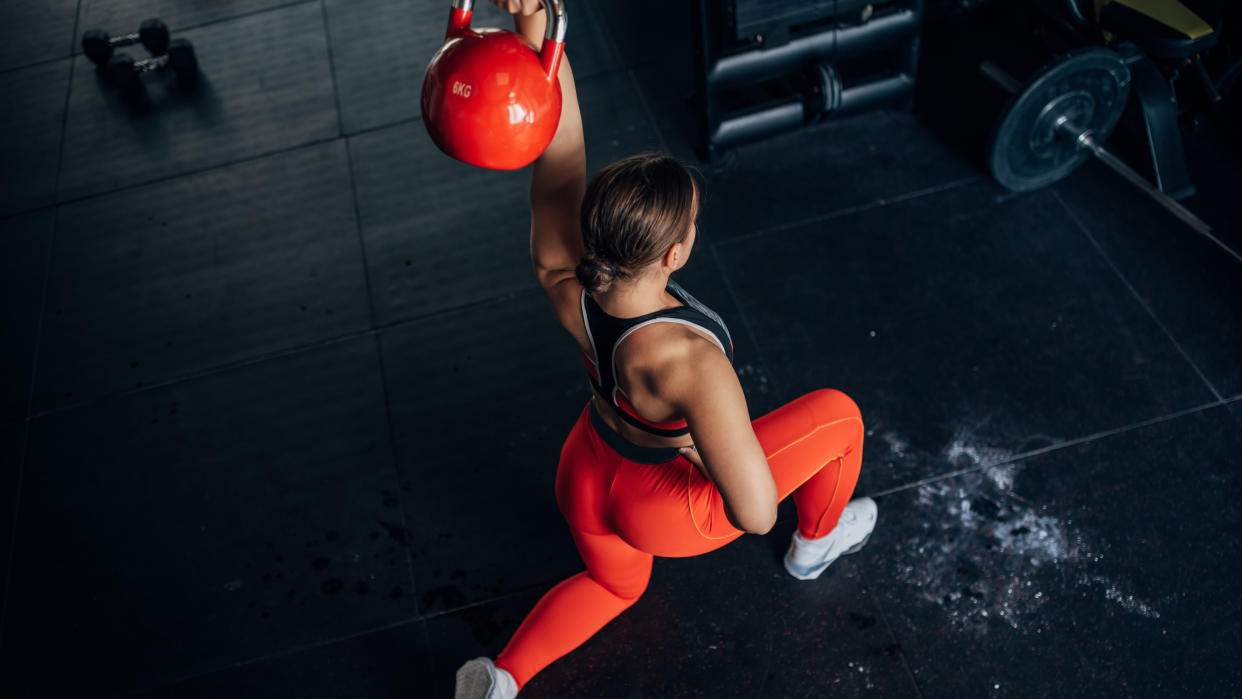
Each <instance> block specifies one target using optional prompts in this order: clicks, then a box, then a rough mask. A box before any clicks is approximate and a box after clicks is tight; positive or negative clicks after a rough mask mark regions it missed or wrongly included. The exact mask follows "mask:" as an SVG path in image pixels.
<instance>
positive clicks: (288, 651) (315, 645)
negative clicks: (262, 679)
mask: <svg viewBox="0 0 1242 699" xmlns="http://www.w3.org/2000/svg"><path fill="white" fill-rule="evenodd" d="M418 623H423V620H422V619H420V618H419V617H417V616H415V617H410V618H408V619H402V620H400V621H394V622H392V623H390V624H385V625H383V626H376V627H372V628H369V629H365V630H363V631H359V632H357V633H352V634H346V635H344V636H335V637H332V638H325V639H322V640H319V641H314V642H311V643H302V644H298V645H293V646H286V647H285V648H283V649H281V650H278V651H275V652H272V653H267V654H264V655H260V656H256V657H253V658H247V659H245V660H241V661H238V662H235V663H230V664H228V665H224V666H222V667H218V668H213V669H211V670H205V671H203V672H196V673H194V674H191V675H186V676H184V677H178V678H177V679H174V680H171V681H169V682H164V683H162V684H159V685H156V686H154V687H148V688H146V689H142V690H138V691H135V692H130V693H128V694H126V695H124V696H126V697H141V696H146V695H149V694H151V693H152V692H154V691H157V690H161V689H168V688H171V687H176V686H177V685H180V684H184V683H186V682H193V681H195V680H200V679H203V678H205V677H211V676H212V675H218V674H221V673H224V672H230V671H232V670H237V669H239V668H244V667H249V666H251V665H258V664H260V663H264V662H267V661H269V660H279V659H280V658H286V657H290V656H294V655H297V654H299V653H306V652H308V651H313V650H317V649H319V648H325V647H327V646H331V645H335V644H337V643H344V642H347V641H352V640H354V639H356V638H362V637H364V636H369V635H371V634H377V633H383V632H385V631H391V630H393V629H396V628H399V627H402V626H406V625H409V624H418Z"/></svg>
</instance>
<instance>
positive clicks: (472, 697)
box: [453, 658, 518, 699]
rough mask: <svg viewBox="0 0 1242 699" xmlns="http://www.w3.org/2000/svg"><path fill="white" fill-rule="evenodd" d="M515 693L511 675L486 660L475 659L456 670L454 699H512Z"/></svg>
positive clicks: (514, 684) (515, 686)
mask: <svg viewBox="0 0 1242 699" xmlns="http://www.w3.org/2000/svg"><path fill="white" fill-rule="evenodd" d="M517 693H518V689H517V682H516V681H515V680H514V679H513V675H510V674H509V672H508V671H507V670H505V669H503V668H499V667H496V665H495V664H493V663H492V661H491V660H489V659H488V658H475V659H474V660H471V661H468V662H467V663H466V664H465V665H462V666H461V667H460V668H458V670H457V692H456V693H455V694H454V695H453V697H454V699H513V698H514V697H516V696H517Z"/></svg>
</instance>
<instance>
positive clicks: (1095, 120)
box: [988, 47, 1130, 192]
mask: <svg viewBox="0 0 1242 699" xmlns="http://www.w3.org/2000/svg"><path fill="white" fill-rule="evenodd" d="M1129 94H1130V71H1129V69H1127V68H1126V64H1125V61H1124V60H1123V59H1122V58H1121V56H1119V55H1118V54H1117V53H1115V52H1113V51H1110V50H1108V49H1105V48H1099V47H1090V48H1086V49H1082V50H1078V51H1073V52H1071V53H1068V54H1065V55H1064V56H1062V57H1060V58H1058V59H1056V60H1055V61H1053V62H1052V63H1050V64H1049V65H1047V66H1045V67H1044V68H1043V69H1042V70H1040V71H1039V72H1038V73H1036V75H1035V77H1034V78H1032V79H1031V80H1030V81H1029V82H1027V84H1026V85H1025V87H1024V88H1023V89H1022V91H1021V92H1019V93H1018V94H1017V95H1015V96H1014V97H1013V98H1012V99H1011V100H1010V101H1009V104H1008V105H1006V107H1005V109H1004V110H1003V111H1002V112H1001V117H1000V119H999V120H998V121H997V122H996V126H995V128H994V129H993V130H992V137H991V140H990V142H989V145H988V169H989V170H991V172H992V176H993V177H995V178H996V181H997V182H1000V183H1001V184H1002V185H1004V186H1005V187H1007V188H1008V189H1011V190H1014V191H1017V192H1026V191H1030V190H1032V189H1039V188H1040V187H1044V186H1047V185H1049V184H1052V183H1053V182H1056V181H1057V180H1059V179H1061V178H1063V177H1065V176H1066V175H1069V174H1070V173H1071V172H1073V171H1074V169H1075V168H1077V167H1078V166H1079V165H1082V164H1083V163H1084V162H1085V161H1086V160H1087V159H1088V158H1090V157H1091V153H1090V151H1088V150H1086V149H1083V148H1080V147H1079V145H1078V143H1077V141H1076V140H1075V138H1074V136H1073V135H1071V134H1068V133H1065V132H1064V130H1059V129H1058V124H1060V123H1061V122H1062V121H1064V120H1068V122H1069V123H1070V124H1072V125H1073V126H1074V127H1075V129H1076V131H1077V132H1079V133H1081V132H1083V131H1086V130H1090V131H1092V132H1093V133H1094V135H1095V139H1096V140H1097V141H1099V142H1103V141H1105V140H1107V139H1108V136H1109V134H1111V133H1112V132H1113V128H1114V127H1116V126H1117V121H1118V120H1119V119H1121V115H1122V113H1123V112H1124V111H1125V108H1126V98H1127V97H1128V96H1129Z"/></svg>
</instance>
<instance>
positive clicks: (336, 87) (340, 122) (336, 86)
mask: <svg viewBox="0 0 1242 699" xmlns="http://www.w3.org/2000/svg"><path fill="white" fill-rule="evenodd" d="M316 2H317V3H318V4H319V19H320V21H321V22H322V23H323V42H324V47H325V48H326V49H327V52H328V75H329V76H331V78H332V104H333V105H334V106H335V108H336V136H337V138H344V137H345V119H344V117H343V116H341V85H340V83H339V82H338V81H337V79H336V54H335V52H334V51H333V50H332V29H331V28H330V27H329V26H328V8H327V3H326V0H316ZM347 145H348V144H347ZM347 152H348V149H347ZM349 179H350V184H351V185H352V184H353V179H354V174H353V169H352V167H351V169H350V171H349ZM357 210H358V199H357V192H356V191H355V196H354V212H355V215H357Z"/></svg>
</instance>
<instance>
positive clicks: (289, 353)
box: [26, 287, 542, 423]
mask: <svg viewBox="0 0 1242 699" xmlns="http://www.w3.org/2000/svg"><path fill="white" fill-rule="evenodd" d="M536 292H539V293H542V292H541V291H540V290H539V289H538V287H531V288H525V289H520V290H517V291H510V292H506V293H503V294H497V295H495V296H489V297H487V298H485V299H480V300H478V301H472V302H470V303H464V304H460V305H457V306H451V307H447V308H442V309H438V310H435V311H432V312H430V313H425V314H422V315H417V316H410V317H408V318H402V319H400V320H395V321H391V322H388V323H383V324H376V325H372V326H370V327H366V328H362V329H360V330H353V331H350V332H346V333H341V334H339V335H333V336H330V337H325V338H321V339H318V340H314V341H311V342H306V343H303V344H300V345H294V346H291V347H284V348H281V349H277V350H273V351H270V352H264V353H261V354H256V355H252V356H249V357H243V358H241V359H237V360H234V361H230V362H223V363H221V364H213V365H210V366H205V367H201V368H199V369H195V370H192V371H187V372H185V373H182V374H177V375H175V376H170V377H168V378H166V379H162V380H160V381H154V382H151V383H145V384H144V385H143V386H142V387H141V388H128V389H122V390H114V391H109V392H106V393H102V394H100V395H98V396H94V397H92V398H90V399H88V400H83V401H79V402H76V403H71V404H69V405H65V406H61V407H58V408H53V409H51V410H42V411H39V412H37V413H33V414H31V415H30V416H29V417H28V418H27V419H26V422H27V423H30V422H32V421H34V420H36V419H42V418H47V417H50V416H54V415H58V414H61V413H66V412H71V411H74V410H82V409H85V408H89V407H91V406H93V405H95V404H97V403H100V402H101V401H103V400H106V399H109V398H115V397H118V396H132V395H138V394H142V393H146V392H148V391H152V390H155V389H159V388H167V387H169V386H176V385H179V384H182V383H186V382H188V381H194V380H197V379H201V378H205V377H209V376H214V375H216V374H221V373H225V372H228V371H233V370H235V369H240V368H244V367H248V366H254V365H257V364H262V363H265V362H268V361H273V360H277V359H283V358H286V357H293V356H296V355H298V354H301V353H303V352H310V351H314V350H318V349H322V348H324V347H330V346H332V345H336V344H341V343H345V342H350V341H353V340H359V339H362V338H364V337H366V336H368V335H379V334H380V333H383V332H387V331H389V330H394V329H399V328H402V327H405V326H408V325H414V324H416V323H422V322H426V321H431V320H435V319H437V318H440V317H443V316H446V315H448V314H450V313H460V312H462V311H467V310H473V309H475V308H480V307H484V306H488V305H490V304H496V303H504V302H505V301H511V300H513V299H515V298H518V297H521V296H524V295H534V294H535V293H536Z"/></svg>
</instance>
